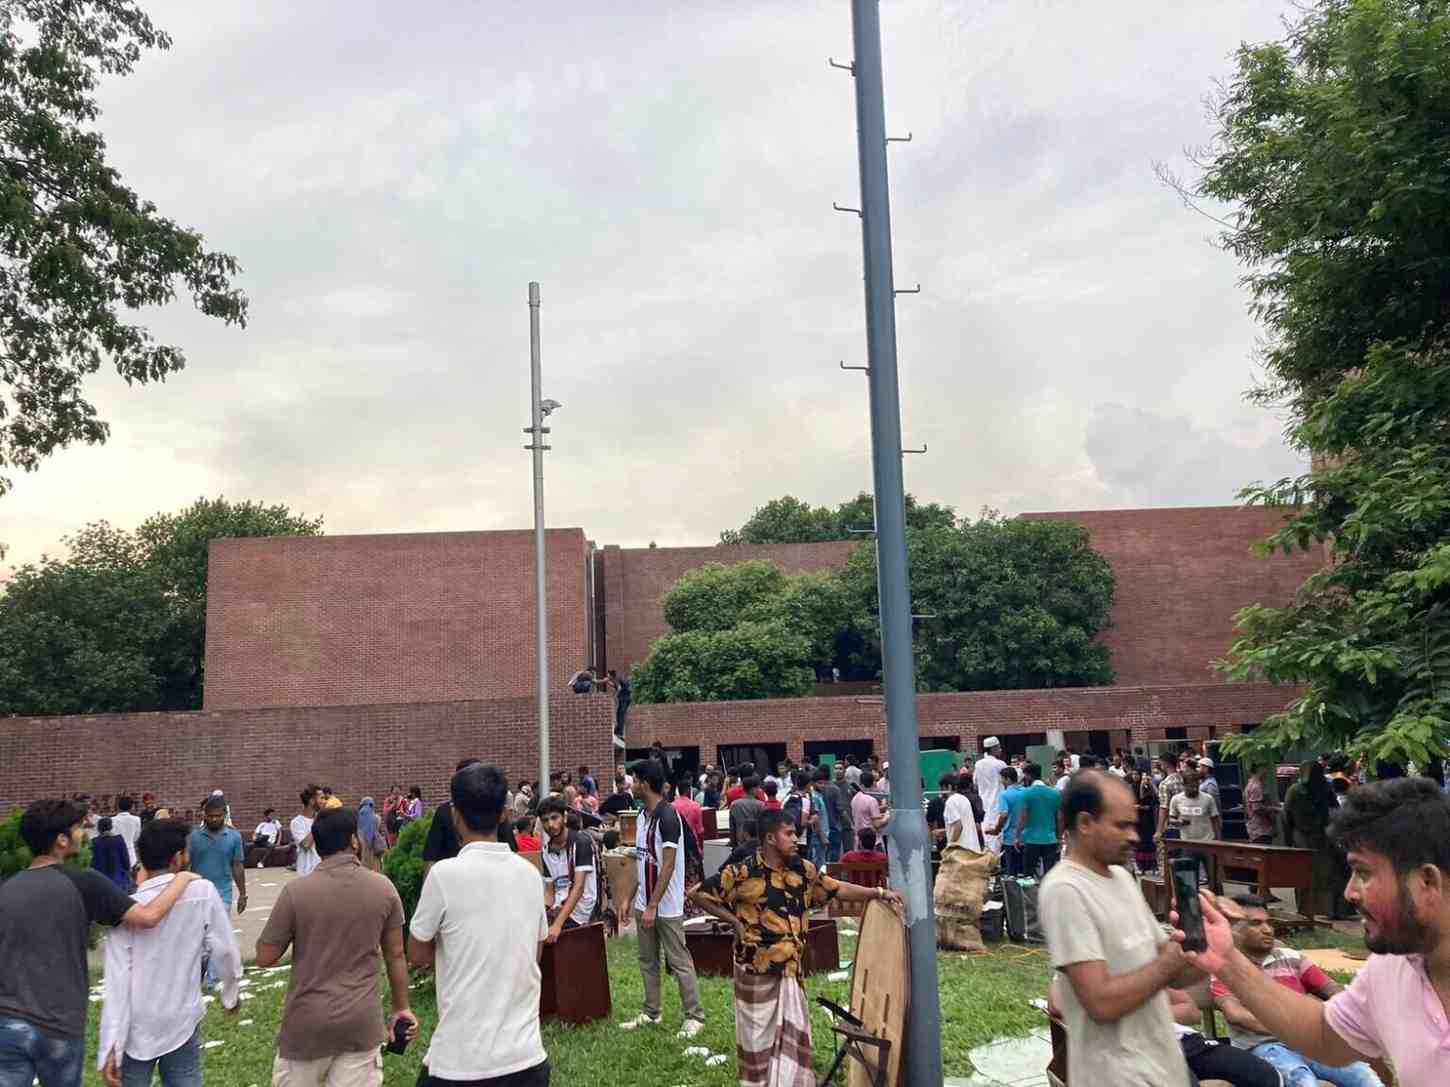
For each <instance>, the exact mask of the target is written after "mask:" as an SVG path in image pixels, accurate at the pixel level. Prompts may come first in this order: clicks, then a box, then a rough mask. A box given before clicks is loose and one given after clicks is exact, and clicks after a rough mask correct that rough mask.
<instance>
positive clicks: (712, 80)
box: [0, 0, 1299, 562]
mask: <svg viewBox="0 0 1450 1087" xmlns="http://www.w3.org/2000/svg"><path fill="white" fill-rule="evenodd" d="M148 8H149V10H150V11H151V12H152V14H153V15H154V17H155V18H156V21H157V22H158V24H159V25H161V26H163V27H165V28H166V29H167V30H168V31H170V32H171V34H172V36H173V37H174V39H175V44H174V46H173V48H172V50H171V51H170V52H169V53H166V54H154V55H151V56H148V57H147V58H145V59H144V60H143V62H142V64H141V66H140V68H139V70H138V71H137V73H136V74H135V75H134V76H132V77H131V78H129V79H125V80H117V81H113V82H111V83H108V84H107V85H106V87H105V91H104V94H103V96H102V101H103V106H104V110H105V112H104V114H103V117H102V126H103V129H104V132H105V134H106V137H107V140H108V143H109V147H110V158H111V161H112V163H113V164H114V165H115V166H117V167H118V168H119V169H120V170H121V171H122V172H123V174H124V176H125V177H126V179H127V180H128V181H129V182H130V183H131V184H132V185H133V186H134V187H136V188H137V190H138V191H139V192H140V193H142V194H143V195H144V196H146V197H148V198H150V199H152V200H154V201H155V202H156V203H157V204H158V205H159V207H160V208H161V210H162V212H163V213H164V214H166V215H169V216H171V217H173V218H175V219H177V220H179V221H180V222H183V223H186V224H188V225H190V226H193V227H196V228H197V229H199V230H201V231H202V232H203V233H204V234H205V235H206V236H207V238H208V241H209V242H210V243H211V244H212V245H214V246H216V247H218V248H221V249H224V250H226V251H228V252H231V253H233V254H235V255H236V256H237V257H238V258H239V259H240V260H241V262H242V265H243V275H242V276H241V278H240V281H239V282H240V285H241V286H242V287H243V288H244V289H245V290H246V291H247V293H248V295H249V296H250V298H251V320H250V324H249V326H248V327H247V329H245V330H244V331H243V330H237V329H228V328H224V327H222V326H221V325H220V324H216V323H214V322H209V321H206V320H204V319H202V318H201V317H199V316H197V315H195V314H194V313H193V312H192V311H190V310H189V308H187V307H186V306H177V307H174V308H172V309H169V310H165V311H154V312H152V313H151V314H150V315H149V320H150V323H151V325H152V327H153V328H154V329H155V330H156V331H157V333H158V334H159V335H161V336H163V337H166V338H169V339H170V340H171V341H172V342H176V343H179V344H181V345H182V346H183V347H184V348H185V350H186V352H187V354H188V357H189V364H188V367H187V369H186V370H185V371H184V372H182V373H180V374H178V375H176V376H175V377H173V378H172V379H171V380H170V381H169V382H167V383H166V384H165V385H164V386H154V387H135V388H127V387H126V386H125V385H124V384H122V383H121V382H120V381H119V380H118V379H116V378H115V377H114V374H111V373H107V374H103V375H100V376H98V377H97V378H96V379H94V380H93V381H92V382H91V384H90V386H89V393H90V394H91V395H92V398H93V400H94V401H95V402H96V403H97V405H98V406H99V408H100V410H101V414H102V416H103V417H104V418H106V419H108V420H110V422H111V423H112V426H113V432H112V437H111V440H110V442H109V443H108V444H106V445H104V446H99V447H76V448H73V449H71V450H68V451H66V452H63V453H61V454H58V455H56V456H54V457H52V458H51V459H50V460H49V461H48V462H46V463H45V465H44V467H43V468H42V469H41V470H40V471H39V472H38V473H35V474H32V475H21V476H20V477H18V478H17V479H16V482H15V488H14V490H13V492H12V493H11V494H9V495H8V496H6V497H4V498H0V540H3V541H5V542H7V543H8V544H9V545H10V554H9V557H8V561H9V562H23V561H27V560H30V559H33V558H35V557H37V556H38V555H39V554H40V552H41V551H42V550H45V549H51V550H54V547H55V542H56V541H57V540H58V538H59V537H60V536H62V535H63V534H65V533H67V532H69V531H72V530H73V529H75V528H76V527H78V526H80V525H82V524H84V523H85V522H87V521H89V520H93V519H98V518H106V519H108V520H110V521H112V522H113V523H116V524H120V525H124V526H128V527H129V526H132V525H134V524H135V523H136V522H138V521H139V520H140V519H142V518H143V517H144V516H146V515H147V514H149V513H151V512H154V511H158V510H168V509H175V508H178V507H180V506H182V505H185V504H186V503H188V502H189V501H191V500H192V499H193V498H196V497H197V496H200V495H208V496H210V495H217V494H224V495H226V496H227V497H229V498H233V499H244V498H252V499H259V500H265V501H268V502H285V503H287V504H288V505H290V506H291V507H292V508H293V509H294V510H297V511H301V512H306V513H308V514H314V515H315V514H322V515H324V516H325V518H326V527H327V530H328V531H329V532H333V533H345V532H409V531H420V530H465V529H495V528H519V527H527V526H529V525H530V524H531V523H532V505H531V490H530V484H531V476H530V467H529V456H528V454H527V453H525V452H524V451H523V449H522V448H521V446H522V445H523V442H524V440H525V439H524V435H523V434H522V433H521V428H522V427H523V426H525V425H526V424H527V422H528V397H529V367H528V349H529V340H528V309H527V304H526V303H527V283H528V281H529V280H531V279H535V280H538V281H539V282H540V283H541V284H542V290H543V300H544V308H543V352H544V354H543V358H544V378H545V383H544V386H545V394H546V395H547V396H550V397H553V398H554V399H556V400H560V401H562V402H563V404H564V407H563V408H562V409H561V410H560V411H559V412H558V413H557V414H556V415H555V416H554V417H553V419H552V420H551V422H552V424H553V427H554V432H553V435H552V441H553V445H554V451H553V452H552V453H551V454H549V458H548V462H547V473H548V479H547V491H548V493H547V502H548V516H549V523H550V524H551V525H555V526H564V525H579V526H582V527H584V528H585V529H586V530H587V531H588V532H589V534H590V536H591V537H592V538H593V539H595V540H597V541H598V542H600V543H618V544H622V545H625V546H631V545H632V546H642V545H644V544H647V543H648V542H650V541H651V540H655V541H658V542H659V543H660V544H661V545H669V544H700V543H711V542H713V541H714V540H715V539H716V537H717V535H718V533H719V531H720V530H721V529H722V528H725V527H728V526H732V525H738V524H739V523H740V522H742V521H743V520H744V519H745V518H746V517H748V516H749V515H750V513H751V511H752V510H753V509H754V508H755V507H756V506H757V505H759V504H761V503H762V502H764V501H765V500H767V499H769V498H771V497H773V496H775V495H779V494H782V493H786V492H790V493H793V494H795V495H797V496H799V497H801V498H804V499H807V500H809V501H812V502H816V503H834V502H837V501H840V500H842V499H844V498H847V497H850V496H852V495H854V494H855V493H856V492H857V491H858V490H861V489H869V487H870V477H871V468H870V455H869V433H868V419H867V401H866V385H865V380H864V378H863V377H862V376H861V375H859V374H854V373H853V374H844V373H842V372H840V371H839V370H838V369H837V361H838V360H841V359H845V360H847V361H849V362H860V361H863V358H862V356H863V353H864V350H865V348H864V319H863V310H862V292H861V248H860V229H859V222H858V220H857V219H856V218H855V217H854V216H849V215H841V214H837V213H835V212H833V211H832V210H831V201H832V200H838V201H840V202H841V203H843V204H848V205H854V204H856V203H857V175H856V150H855V115H854V107H853V99H852V84H851V77H850V76H849V75H848V74H847V73H845V72H840V71H836V70H834V69H832V68H830V67H828V66H827V64H826V58H827V56H829V55H834V56H836V57H837V58H842V59H844V58H849V56H850V55H851V22H850V6H849V3H847V0H823V2H816V0H767V2H756V3H750V2H743V0H730V2H726V0H720V2H718V3H715V2H703V0H671V2H669V3H655V2H653V0H631V2H630V3H627V4H607V5H606V4H599V3H593V2H583V0H576V2H573V3H557V4H550V5H527V4H519V3H504V2H502V0H489V2H483V0H477V2H465V0H437V2H432V3H424V2H415V3H412V4H397V3H392V2H383V0H367V2H364V0H333V2H324V0H309V2H308V3H304V4H298V3H296V2H295V0H287V2H273V0H207V2H206V3H205V4H198V3H196V2H195V0H151V2H150V3H149V4H148ZM1278 8H1279V5H1278V4H1276V3H1266V2H1264V0H1241V2H1236V0H1201V2H1199V3H1195V4H1191V5H1189V4H1185V5H1167V6H1165V5H1164V4H1162V3H1161V2H1155V3H1148V2H1141V3H1137V2H1135V3H1129V2H1127V0H1117V2H1113V3H1107V4H1090V5H1089V4H1077V3H1069V2H1066V0H1061V2H1058V0H1054V2H1050V3H1049V2H1045V0H1044V2H1039V0H975V2H970V3H968V2H931V0H885V2H884V3H883V5H882V9H883V10H882V24H883V38H884V51H885V73H886V113H887V118H888V123H889V124H890V126H891V127H892V129H893V130H894V131H897V132H900V133H902V134H904V133H906V132H908V131H910V132H911V133H913V135H914V140H913V142H912V143H910V144H893V145H892V148H891V170H892V174H891V180H892V219H893V228H894V231H895V261H896V275H897V282H898V284H899V285H901V286H908V285H911V284H915V283H917V282H918V281H919V282H920V283H921V285H922V293H921V294H920V295H916V296H911V297H906V298H902V299H901V300H900V301H899V303H898V307H897V314H898V319H897V327H898V342H899V352H900V360H901V386H902V416H903V418H902V423H903V428H904V434H905V439H906V441H907V443H908V444H910V445H920V444H921V443H923V442H925V443H926V444H927V445H928V446H929V447H930V453H929V454H928V455H926V456H923V457H911V458H908V459H907V461H906V481H907V487H908V489H909V490H911V491H912V492H914V493H915V494H917V495H918V496H919V497H921V498H923V499H929V500H935V501H941V502H947V503H951V504H953V505H955V506H957V507H958V509H960V510H963V511H973V512H974V511H975V510H977V509H978V508H979V507H981V506H983V505H988V506H992V507H996V508H998V509H1001V510H1003V511H1004V512H1008V513H1020V512H1026V511H1033V510H1064V509H1084V508H1113V507H1129V506H1165V505H1202V504H1220V503H1227V502H1230V501H1232V499H1233V495H1234V492H1235V491H1236V490H1237V489H1238V488H1239V487H1240V486H1242V485H1243V484H1245V483H1247V482H1250V481H1252V480H1255V479H1259V478H1278V477H1279V476H1282V475H1286V474H1289V473H1292V472H1294V471H1297V470H1298V468H1299V462H1298V458H1297V457H1296V456H1295V455H1293V454H1291V453H1290V452H1288V451H1287V450H1286V449H1285V448H1284V446H1283V443H1282V441H1281V430H1282V423H1281V420H1279V419H1278V418H1276V417H1274V416H1273V415H1272V414H1270V413H1268V412H1265V411H1264V410H1262V409H1259V408H1256V407H1254V406H1252V405H1250V404H1247V403H1246V402H1245V401H1244V399H1243V392H1244V390H1245V389H1246V388H1247V387H1248V386H1249V385H1250V384H1251V383H1252V381H1253V380H1254V374H1255V370H1254V358H1253V349H1254V342H1255V336H1256V331H1257V330H1256V328H1255V326H1254V325H1253V323H1252V322H1251V321H1250V320H1249V318H1248V316H1247V315H1246V313H1245V305H1244V303H1245V296H1244V293H1243V292H1242V291H1241V290H1240V289H1239V287H1238V286H1237V282H1236V280H1237V275H1238V270H1237V268H1236V267H1235V265H1234V264H1233V262H1232V260H1231V259H1230V258H1229V257H1228V256H1227V255H1226V254H1224V253H1221V252H1219V251H1217V250H1216V249H1214V248H1213V247H1212V246H1211V245H1210V244H1209V238H1210V236H1211V234H1212V231H1213V229H1214V228H1213V225H1212V224H1211V223H1210V222H1209V221H1208V220H1206V219H1204V218H1201V217H1199V216H1197V215H1195V214H1193V213H1192V212H1189V211H1187V210H1185V209H1184V208H1183V207H1182V206H1181V205H1180V204H1179V202H1178V201H1177V199H1176V198H1175V197H1174V196H1173V194H1172V193H1171V192H1169V191H1167V190H1165V189H1164V188H1163V187H1162V186H1161V185H1159V184H1158V183H1157V182H1156V181H1155V179H1154V176H1153V169H1152V164H1153V162H1154V160H1155V159H1163V160H1167V161H1169V162H1171V163H1174V164H1182V163H1183V147H1184V146H1185V145H1187V144H1193V143H1199V142H1202V141H1203V140H1205V139H1206V138H1207V136H1208V134H1209V123H1208V120H1207V119H1206V117H1205V113H1204V108H1203V98H1204V96H1205V94H1206V93H1207V92H1208V91H1209V89H1210V88H1211V85H1212V81H1213V80H1214V79H1215V78H1217V77H1222V76H1224V75H1226V74H1227V73H1228V72H1229V71H1230V66H1231V54H1232V51H1233V50H1234V48H1235V47H1236V46H1237V45H1238V43H1239V42H1240V41H1243V40H1263V39H1266V38H1270V37H1275V36H1277V33H1278V17H1279V11H1278ZM542 9H547V10H542Z"/></svg>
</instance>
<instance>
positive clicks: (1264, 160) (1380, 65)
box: [1185, 0, 1450, 765]
mask: <svg viewBox="0 0 1450 1087" xmlns="http://www.w3.org/2000/svg"><path fill="white" fill-rule="evenodd" d="M1447 43H1450V11H1447V3H1446V0H1321V2H1320V3H1318V4H1316V5H1315V6H1313V7H1312V8H1309V9H1307V10H1305V11H1303V12H1302V13H1301V15H1300V16H1299V18H1298V20H1297V21H1296V22H1295V23H1293V24H1292V25H1291V26H1290V27H1289V30H1288V32H1287V34H1286V36H1285V37H1284V38H1283V40H1281V41H1277V42H1272V43H1268V44H1262V45H1246V46H1244V47H1243V48H1241V49H1240V50H1239V52H1238V55H1237V67H1236V71H1235V73H1234V75H1233V77H1232V78H1231V80H1230V81H1229V82H1228V83H1227V84H1226V85H1225V86H1224V88H1223V90H1222V93H1221V94H1220V95H1219V97H1218V98H1217V100H1216V115H1217V133H1216V137H1215V139H1214V142H1213V143H1212V144H1211V145H1210V146H1209V147H1208V148H1206V149H1205V150H1204V151H1203V152H1202V153H1201V154H1200V155H1198V156H1197V163H1198V165H1199V166H1200V167H1201V169H1202V174H1201V177H1200V178H1199V180H1198V181H1197V182H1196V184H1195V186H1194V188H1193V189H1192V191H1191V192H1186V193H1185V195H1186V196H1188V197H1189V198H1190V199H1191V198H1193V197H1194V196H1203V197H1209V198H1213V199H1216V200H1221V201H1225V202H1228V203H1229V204H1230V205H1231V206H1232V210H1231V212H1230V213H1229V218H1228V220H1227V223H1226V228H1225V230H1224V232H1223V234H1222V237H1221V243H1222V245H1223V246H1224V248H1226V249H1227V250H1228V251H1229V252H1231V253H1233V254H1234V255H1235V256H1236V257H1237V258H1238V259H1239V261H1240V262H1241V264H1242V265H1243V267H1244V273H1243V282H1244V284H1245V286H1246V287H1247V288H1248V291H1249V294H1250V297H1251V300H1252V301H1251V311H1252V312H1253V313H1254V314H1255V315H1256V316H1257V317H1258V318H1259V319H1260V321H1261V322H1262V323H1263V324H1264V326H1265V329H1266V330H1267V333H1268V336H1267V340H1266V344H1265V346H1264V349H1263V364H1264V368H1265V370H1266V373H1267V375H1268V380H1267V382H1266V383H1265V384H1264V386H1263V387H1261V388H1260V389H1259V390H1257V391H1256V393H1255V394H1254V395H1255V396H1256V397H1257V398H1258V399H1259V400H1261V401H1263V402H1265V403H1268V404H1273V405H1276V406H1278V407H1280V408H1281V409H1282V410H1284V411H1285V412H1286V413H1287V415H1288V418H1289V421H1290V429H1289V436H1290V440H1291V442H1292V443H1293V444H1294V445H1295V446H1296V447H1297V448H1299V449H1300V450H1302V451H1304V452H1305V453H1307V454H1309V455H1310V457H1311V464H1312V468H1311V470H1310V471H1309V472H1308V473H1307V474H1306V475H1304V476H1302V477H1300V478H1298V479H1285V480H1280V481H1278V482H1277V483H1271V484H1268V485H1255V486H1253V487H1251V488H1249V489H1248V490H1246V491H1245V492H1244V494H1245V497H1246V498H1248V499H1249V500H1250V501H1253V502H1258V503H1263V504H1266V505H1271V506H1278V507H1281V508H1283V509H1284V510H1285V514H1286V522H1285V524H1284V527H1283V528H1282V530H1281V531H1279V532H1277V533H1275V534H1274V535H1273V536H1272V537H1271V538H1270V539H1269V540H1268V541H1266V543H1265V548H1264V550H1266V551H1267V550H1269V549H1270V548H1282V549H1291V548H1295V547H1299V548H1315V549H1318V548H1324V549H1325V550H1326V552H1327V559H1328V562H1327V564H1326V566H1325V567H1324V568H1323V569H1322V570H1321V571H1320V572H1319V573H1317V574H1315V575H1313V576H1312V577H1310V578H1309V579H1308V581H1306V583H1305V584H1304V585H1303V586H1302V588H1301V589H1300V591H1299V593H1298V594H1297V595H1296V598H1295V600H1294V601H1293V603H1291V604H1290V605H1289V606H1287V607H1284V608H1267V607H1262V606H1257V607H1251V608H1247V609H1245V610H1244V611H1243V612H1241V613H1240V615H1239V617H1238V620H1239V632H1240V637H1239V639H1238V640H1237V641H1236V642H1235V643H1234V645H1233V647H1232V649H1231V651H1230V653H1229V655H1228V657H1227V659H1226V660H1225V662H1224V664H1223V666H1224V668H1225V669H1226V670H1227V671H1228V672H1229V674H1231V675H1232V676H1234V677H1236V678H1240V679H1268V680H1272V681H1274V682H1279V683H1290V684H1299V685H1303V686H1304V687H1305V689H1306V690H1305V693H1304V695H1303V696H1302V697H1300V698H1298V699H1296V700H1295V701H1294V702H1293V703H1292V704H1291V706H1290V707H1289V709H1288V710H1287V711H1286V712H1285V713H1282V714H1279V715H1276V716H1273V717H1271V718H1270V719H1269V720H1267V721H1265V722H1264V724H1263V725H1262V726H1261V727H1260V728H1259V729H1257V730H1256V731H1255V732H1254V733H1253V734H1252V735H1250V736H1248V737H1245V738H1243V739H1242V740H1240V741H1237V744H1238V746H1239V747H1240V749H1241V750H1244V751H1246V752H1247V753H1248V754H1249V755H1250V756H1251V757H1259V758H1266V757H1276V756H1277V754H1278V753H1279V752H1281V751H1283V750H1285V749H1287V748H1290V747H1294V746H1298V745H1300V744H1304V743H1307V744H1312V745H1318V746H1323V747H1326V748H1331V749H1347V750H1349V751H1350V752H1352V753H1355V754H1360V755H1367V756H1371V757H1375V758H1383V759H1388V760H1391V761H1394V762H1405V761H1410V760H1413V761H1415V762H1417V763H1419V764H1421V765H1424V763H1425V762H1426V760H1427V759H1428V758H1429V757H1430V756H1431V755H1432V754H1443V753H1445V752H1446V750H1447V738H1450V543H1447V541H1450V302H1447V300H1450V199H1447V197H1450V48H1447Z"/></svg>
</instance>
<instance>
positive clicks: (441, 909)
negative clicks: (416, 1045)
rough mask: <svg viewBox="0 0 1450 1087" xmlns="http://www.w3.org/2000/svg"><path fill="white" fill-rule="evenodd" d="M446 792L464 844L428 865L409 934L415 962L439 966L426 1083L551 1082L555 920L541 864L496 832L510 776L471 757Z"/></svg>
mask: <svg viewBox="0 0 1450 1087" xmlns="http://www.w3.org/2000/svg"><path fill="white" fill-rule="evenodd" d="M448 795H449V800H450V801H451V804H450V818H451V819H452V820H453V827H454V830H455V831H457V833H458V839H459V841H460V842H462V843H463V848H462V849H461V850H460V851H459V853H458V856H456V857H452V858H450V859H448V860H441V861H439V862H437V863H436V864H435V865H433V867H432V869H431V870H430V871H429V872H428V878H427V879H426V880H424V881H423V892H422V894H421V895H419V897H418V908H417V910H415V911H414V913H413V920H412V922H411V924H410V929H409V936H408V961H409V962H410V963H411V964H412V965H414V966H415V967H428V966H432V967H434V969H435V970H436V971H437V973H436V977H437V980H436V982H435V988H436V990H437V993H438V1026H437V1027H436V1028H435V1029H434V1031H433V1037H432V1038H431V1039H430V1041H429V1044H428V1052H427V1053H426V1054H424V1056H423V1075H422V1076H421V1077H419V1079H418V1087H439V1085H440V1084H447V1083H459V1082H472V1083H478V1082H480V1081H482V1082H485V1083H487V1082H493V1081H495V1080H497V1081H498V1082H500V1083H507V1084H508V1085H509V1087H548V1083H549V1056H548V1054H547V1053H545V1052H544V1043H543V1038H542V1036H541V1035H540V1033H539V992H540V989H541V988H542V984H543V981H542V974H541V973H540V972H539V956H540V955H541V954H542V953H543V943H544V941H545V940H546V939H547V938H548V935H549V922H548V919H547V918H546V917H545V915H544V898H543V895H542V894H541V893H540V889H539V874H538V871H537V870H536V869H535V868H534V866H533V865H532V864H530V863H529V862H528V861H526V860H524V859H523V858H522V857H520V856H518V855H517V854H516V853H514V852H513V851H512V850H511V849H509V847H508V845H507V844H506V843H504V842H501V841H499V840H498V838H499V830H500V828H502V827H506V826H507V825H508V823H507V820H506V819H505V817H504V812H505V810H506V809H505V804H504V801H505V798H506V796H507V795H508V781H507V780H506V779H505V778H504V776H503V771H502V770H500V769H498V767H496V766H484V765H483V764H482V763H473V764H472V765H470V766H466V767H464V768H463V769H462V770H459V771H458V772H457V773H455V774H454V775H453V780H452V781H451V782H449V785H448Z"/></svg>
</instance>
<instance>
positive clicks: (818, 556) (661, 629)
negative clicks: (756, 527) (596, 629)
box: [596, 540, 858, 673]
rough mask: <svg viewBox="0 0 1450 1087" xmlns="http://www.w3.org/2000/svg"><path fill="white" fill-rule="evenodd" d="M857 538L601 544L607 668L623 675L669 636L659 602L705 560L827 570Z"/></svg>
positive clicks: (841, 561)
mask: <svg viewBox="0 0 1450 1087" xmlns="http://www.w3.org/2000/svg"><path fill="white" fill-rule="evenodd" d="M857 542H858V541H854V540H839V541H833V542H831V543H814V544H758V545H757V544H741V545H738V546H731V547H631V548H621V547H615V546H613V545H608V546H606V547H605V548H604V549H603V550H602V551H599V552H597V553H596V555H597V558H596V571H597V573H596V577H597V578H598V579H599V580H600V581H602V582H603V585H604V624H605V638H604V644H605V655H606V657H607V667H609V668H614V669H617V670H619V671H621V672H625V673H628V672H629V670H630V669H631V668H633V667H634V666H635V665H636V664H638V663H640V661H642V660H644V659H645V657H647V656H649V649H650V646H651V645H653V644H654V640H655V639H656V638H658V637H660V635H662V634H668V633H669V630H670V625H669V624H668V623H666V622H665V613H664V608H663V607H661V605H660V600H661V598H662V597H663V596H664V594H665V593H666V591H668V590H669V588H670V586H671V585H673V584H674V583H675V582H676V581H678V580H679V578H680V576H681V575H682V574H685V573H688V572H689V571H691V570H694V569H696V568H697V567H700V566H703V565H705V563H707V562H722V563H726V564H731V563H736V562H744V561H746V560H747V559H766V560H768V561H770V562H773V563H775V564H776V565H777V566H779V567H780V568H781V569H783V570H785V571H786V573H790V574H799V573H804V572H806V571H810V570H829V569H834V568H836V567H839V566H844V565H845V564H846V559H847V558H849V557H850V554H851V549H852V548H853V547H855V546H856V543H857Z"/></svg>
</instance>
